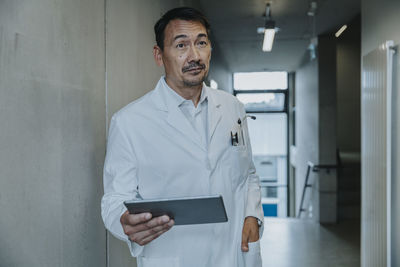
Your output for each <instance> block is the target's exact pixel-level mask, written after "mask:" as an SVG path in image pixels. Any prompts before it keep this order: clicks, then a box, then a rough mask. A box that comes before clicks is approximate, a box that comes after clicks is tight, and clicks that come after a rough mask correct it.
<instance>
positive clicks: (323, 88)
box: [315, 34, 337, 223]
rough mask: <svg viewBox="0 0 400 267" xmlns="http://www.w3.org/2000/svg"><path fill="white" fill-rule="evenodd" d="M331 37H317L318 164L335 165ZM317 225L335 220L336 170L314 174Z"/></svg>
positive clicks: (333, 44) (334, 59) (333, 45)
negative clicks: (316, 180) (316, 175)
mask: <svg viewBox="0 0 400 267" xmlns="http://www.w3.org/2000/svg"><path fill="white" fill-rule="evenodd" d="M335 38H336V37H335V36H334V35H333V34H328V35H325V36H320V37H319V38H318V66H319V68H318V86H319V90H318V93H319V96H318V108H319V110H318V112H319V118H318V123H319V125H318V135H319V138H318V147H319V151H318V164H327V165H335V164H336V148H337V144H336V139H337V137H336V133H337V131H336V105H337V103H336V78H337V75H336V40H335ZM315 188H316V189H318V199H319V202H318V205H316V206H315V207H318V214H319V219H318V220H319V222H321V223H334V222H336V220H337V173H336V170H335V169H333V170H330V171H329V172H328V171H326V170H321V171H320V172H318V183H317V186H316V187H315Z"/></svg>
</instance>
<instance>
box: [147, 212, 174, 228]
mask: <svg viewBox="0 0 400 267" xmlns="http://www.w3.org/2000/svg"><path fill="white" fill-rule="evenodd" d="M169 221H170V218H169V217H168V216H167V215H163V216H160V217H156V218H153V219H152V220H150V221H149V222H148V223H146V225H147V227H148V228H153V227H157V226H159V225H164V224H166V223H168V222H169Z"/></svg>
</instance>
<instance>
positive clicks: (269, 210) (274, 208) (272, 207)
mask: <svg viewBox="0 0 400 267" xmlns="http://www.w3.org/2000/svg"><path fill="white" fill-rule="evenodd" d="M262 207H263V211H264V216H265V217H278V205H277V204H262Z"/></svg>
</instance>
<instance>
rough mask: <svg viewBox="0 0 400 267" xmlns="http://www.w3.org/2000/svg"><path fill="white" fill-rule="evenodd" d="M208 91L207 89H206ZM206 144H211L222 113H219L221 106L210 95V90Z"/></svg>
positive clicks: (213, 96)
mask: <svg viewBox="0 0 400 267" xmlns="http://www.w3.org/2000/svg"><path fill="white" fill-rule="evenodd" d="M207 89H208V88H207ZM208 90H209V93H208V121H209V127H208V138H209V140H208V143H209V144H211V140H212V138H213V136H214V133H215V129H216V128H217V126H218V124H219V122H220V121H221V117H222V112H221V104H220V103H219V101H218V99H216V97H215V95H214V94H213V93H212V91H211V90H212V89H208Z"/></svg>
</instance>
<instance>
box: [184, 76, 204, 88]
mask: <svg viewBox="0 0 400 267" xmlns="http://www.w3.org/2000/svg"><path fill="white" fill-rule="evenodd" d="M205 79H206V76H203V77H200V78H197V79H184V80H183V84H184V85H186V86H199V85H201V84H203V82H204V80H205Z"/></svg>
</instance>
